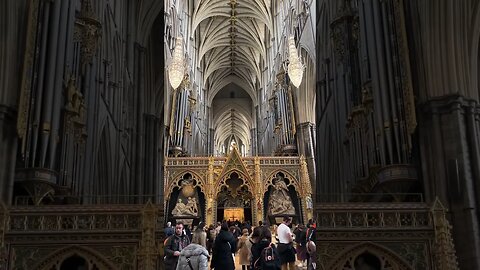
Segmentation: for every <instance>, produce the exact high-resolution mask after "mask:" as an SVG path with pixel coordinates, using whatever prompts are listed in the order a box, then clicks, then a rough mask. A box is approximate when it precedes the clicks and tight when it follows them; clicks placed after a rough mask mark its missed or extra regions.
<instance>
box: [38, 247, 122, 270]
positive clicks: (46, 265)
mask: <svg viewBox="0 0 480 270" xmlns="http://www.w3.org/2000/svg"><path fill="white" fill-rule="evenodd" d="M75 255H77V256H80V257H82V258H84V259H85V260H86V261H87V263H88V264H89V265H95V266H97V268H98V269H105V270H117V269H118V268H117V267H115V265H114V264H113V263H111V262H110V261H109V260H107V259H106V258H105V257H104V256H102V255H100V253H99V252H98V251H96V250H94V249H91V248H88V247H85V246H76V245H73V246H68V247H65V248H61V249H58V250H55V251H54V252H52V253H50V254H49V255H48V256H47V257H46V259H44V260H43V261H42V262H40V263H39V264H38V265H36V266H34V267H32V269H38V270H43V269H57V268H56V266H57V265H59V264H61V263H62V262H63V261H64V260H65V259H67V258H69V257H71V256H75Z"/></svg>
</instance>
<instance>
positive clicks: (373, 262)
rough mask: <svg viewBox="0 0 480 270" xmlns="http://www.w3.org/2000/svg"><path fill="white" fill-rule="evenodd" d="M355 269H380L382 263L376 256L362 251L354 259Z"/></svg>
mask: <svg viewBox="0 0 480 270" xmlns="http://www.w3.org/2000/svg"><path fill="white" fill-rule="evenodd" d="M355 270H382V263H381V262H380V259H379V258H377V256H375V255H373V254H371V253H369V252H364V253H362V254H360V255H359V256H358V257H357V258H356V259H355Z"/></svg>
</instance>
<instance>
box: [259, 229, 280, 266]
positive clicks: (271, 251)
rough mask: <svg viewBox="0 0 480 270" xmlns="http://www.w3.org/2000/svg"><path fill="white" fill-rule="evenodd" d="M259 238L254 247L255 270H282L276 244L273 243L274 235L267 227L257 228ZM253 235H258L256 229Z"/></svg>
mask: <svg viewBox="0 0 480 270" xmlns="http://www.w3.org/2000/svg"><path fill="white" fill-rule="evenodd" d="M257 228H258V229H259V230H258V231H259V232H257V233H259V236H258V237H256V239H257V240H256V243H254V244H253V246H252V269H253V270H280V268H281V267H280V262H281V259H280V258H279V257H280V256H279V254H278V251H277V248H276V246H275V244H273V243H272V233H271V232H270V229H269V228H268V227H267V226H262V227H257ZM257 228H255V229H254V230H253V234H256V232H255V231H256V229H257Z"/></svg>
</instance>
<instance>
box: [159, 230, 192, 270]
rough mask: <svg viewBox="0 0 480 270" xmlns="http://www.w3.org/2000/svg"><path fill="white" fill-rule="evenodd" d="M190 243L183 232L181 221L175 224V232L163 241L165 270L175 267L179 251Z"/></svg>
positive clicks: (172, 269)
mask: <svg viewBox="0 0 480 270" xmlns="http://www.w3.org/2000/svg"><path fill="white" fill-rule="evenodd" d="M189 244H190V240H189V239H188V237H187V236H185V234H184V233H183V223H181V222H178V223H177V225H176V226H175V234H174V235H172V236H170V237H168V239H167V241H166V242H165V270H175V269H177V263H178V257H179V256H180V252H181V251H182V250H183V249H184V248H185V247H187V246H188V245H189Z"/></svg>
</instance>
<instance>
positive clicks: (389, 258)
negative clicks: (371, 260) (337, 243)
mask: <svg viewBox="0 0 480 270" xmlns="http://www.w3.org/2000/svg"><path fill="white" fill-rule="evenodd" d="M365 252H368V253H370V254H372V255H374V256H376V257H378V258H379V259H380V261H381V263H382V267H383V266H384V265H385V264H387V263H388V264H389V265H390V267H391V268H388V269H391V270H413V268H412V267H411V266H410V265H409V264H408V263H407V262H406V261H405V260H403V259H402V258H401V257H400V256H399V255H397V254H396V253H395V252H394V251H392V250H390V249H388V248H386V247H384V246H381V245H379V244H376V243H373V242H363V243H360V244H358V245H355V246H353V247H351V248H348V249H346V250H343V251H342V252H340V253H338V254H337V256H336V257H335V259H333V260H332V261H331V262H330V263H329V264H328V265H327V267H326V268H325V269H335V270H336V269H344V265H345V264H347V263H348V262H350V265H354V262H355V259H356V258H357V257H358V256H360V255H362V254H363V253H365ZM382 269H387V268H382Z"/></svg>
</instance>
